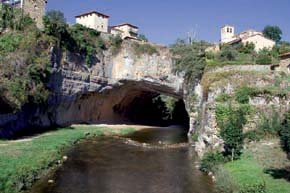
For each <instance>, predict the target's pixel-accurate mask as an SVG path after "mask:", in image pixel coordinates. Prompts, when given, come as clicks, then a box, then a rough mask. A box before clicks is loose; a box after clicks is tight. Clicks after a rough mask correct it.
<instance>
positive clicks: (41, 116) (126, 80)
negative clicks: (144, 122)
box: [0, 41, 183, 137]
mask: <svg viewBox="0 0 290 193" xmlns="http://www.w3.org/2000/svg"><path fill="white" fill-rule="evenodd" d="M154 46H155V47H156V49H157V51H158V53H156V54H153V55H148V54H146V53H144V54H139V55H138V54H137V53H136V52H135V50H134V42H132V41H124V42H123V44H122V48H121V49H120V51H119V52H118V54H112V52H111V51H110V50H107V51H104V52H102V53H99V54H98V55H97V56H96V58H95V60H94V61H95V62H94V65H92V67H90V68H88V67H87V66H86V64H85V59H84V57H82V56H80V55H77V54H74V53H58V52H57V49H51V51H52V58H51V62H52V66H53V67H54V73H53V74H52V75H51V79H50V83H49V88H50V89H51V91H52V94H51V96H50V98H49V104H48V106H46V107H31V106H29V107H28V109H29V115H28V114H27V112H28V111H27V112H26V111H22V112H20V113H18V114H16V115H13V116H11V117H12V118H9V117H8V116H4V115H3V117H5V118H3V120H2V119H1V117H0V128H1V127H2V128H3V129H1V130H0V136H2V137H3V136H4V137H6V136H10V135H11V134H13V133H15V131H17V130H19V129H20V128H25V127H50V126H55V125H57V126H66V125H70V124H73V123H112V122H113V123H114V122H118V123H120V122H122V121H127V120H126V119H124V117H122V112H120V111H121V110H120V109H122V106H124V105H126V104H128V103H130V102H132V101H133V100H134V98H136V97H140V96H143V95H147V96H153V95H156V94H160V93H162V94H166V95H170V96H173V97H175V98H183V78H182V77H180V76H178V75H177V74H175V73H173V60H172V55H171V53H170V51H169V49H168V48H166V47H162V46H157V45H154ZM59 56H62V57H61V58H59ZM15 116H16V117H17V118H16V122H17V121H19V118H20V117H25V118H24V119H25V121H23V119H21V120H22V121H21V122H22V123H21V124H20V125H19V124H16V123H15ZM7 117H8V118H9V120H11V121H8V118H7Z"/></svg>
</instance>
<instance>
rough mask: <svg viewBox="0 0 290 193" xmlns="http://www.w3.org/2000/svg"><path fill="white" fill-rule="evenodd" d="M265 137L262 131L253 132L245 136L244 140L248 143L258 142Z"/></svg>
mask: <svg viewBox="0 0 290 193" xmlns="http://www.w3.org/2000/svg"><path fill="white" fill-rule="evenodd" d="M263 137H264V133H263V132H262V131H261V130H252V131H248V132H246V133H245V134H244V139H245V140H246V141H248V142H258V141H260V140H261V139H262V138H263Z"/></svg>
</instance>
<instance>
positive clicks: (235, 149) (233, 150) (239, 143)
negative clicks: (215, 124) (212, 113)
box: [220, 105, 246, 160]
mask: <svg viewBox="0 0 290 193" xmlns="http://www.w3.org/2000/svg"><path fill="white" fill-rule="evenodd" d="M227 112H228V117H227V118H226V119H224V120H223V121H222V123H221V131H220V135H221V137H222V139H223V140H224V148H225V151H224V155H225V156H231V159H232V160H234V159H237V158H239V156H240V155H241V153H242V149H243V143H244V141H243V140H244V137H243V126H244V124H245V123H246V118H245V112H244V111H243V110H242V109H240V108H238V109H236V110H235V109H234V108H233V107H232V106H231V105H229V106H228V109H227Z"/></svg>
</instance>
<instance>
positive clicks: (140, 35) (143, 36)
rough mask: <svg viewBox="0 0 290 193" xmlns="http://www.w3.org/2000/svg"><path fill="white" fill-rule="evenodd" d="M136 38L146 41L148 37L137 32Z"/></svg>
mask: <svg viewBox="0 0 290 193" xmlns="http://www.w3.org/2000/svg"><path fill="white" fill-rule="evenodd" d="M138 39H140V40H142V41H144V42H148V38H147V37H146V36H145V35H144V34H139V35H138Z"/></svg>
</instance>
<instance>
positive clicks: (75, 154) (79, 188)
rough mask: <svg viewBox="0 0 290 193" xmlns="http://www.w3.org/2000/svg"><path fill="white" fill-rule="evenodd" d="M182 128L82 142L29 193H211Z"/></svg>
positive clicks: (209, 180) (208, 180)
mask: <svg viewBox="0 0 290 193" xmlns="http://www.w3.org/2000/svg"><path fill="white" fill-rule="evenodd" d="M186 142H187V136H186V133H185V132H184V130H183V129H182V128H178V127H173V128H150V129H144V130H140V131H137V132H135V133H133V134H131V135H128V136H126V137H123V138H118V137H98V138H92V139H89V140H84V141H82V142H80V143H79V144H77V145H76V146H75V147H74V148H73V149H72V150H71V151H70V152H69V154H68V157H69V159H68V161H67V162H66V163H65V164H64V165H63V167H61V168H59V169H58V170H57V171H56V172H55V173H54V174H53V179H54V183H52V184H49V183H47V180H45V179H43V180H40V181H39V182H37V183H36V184H35V185H34V187H33V188H32V190H31V193H212V192H213V183H212V181H211V179H210V178H209V177H208V176H206V175H204V174H203V173H201V172H200V171H199V170H198V169H196V168H195V166H194V162H195V155H194V152H193V150H192V149H191V148H192V147H189V146H188V145H186Z"/></svg>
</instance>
